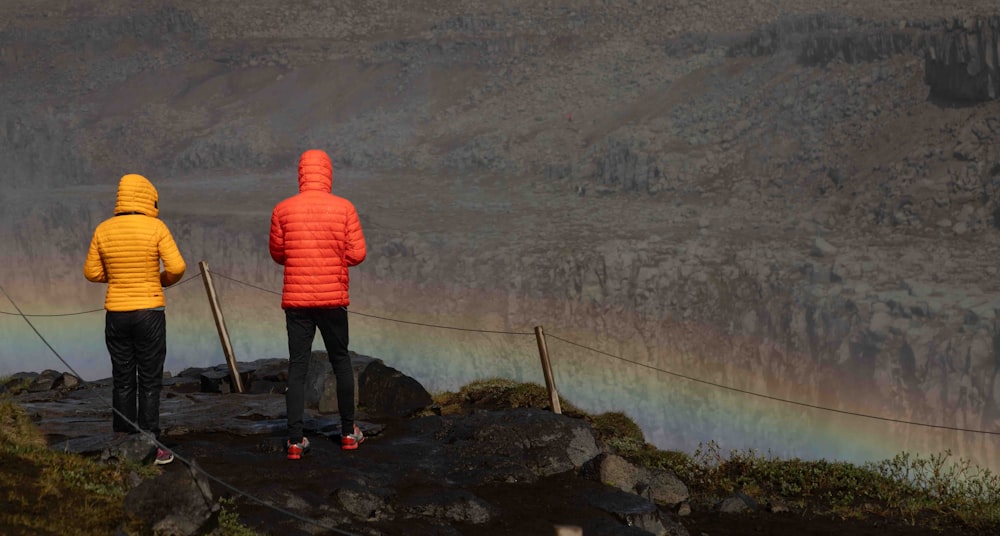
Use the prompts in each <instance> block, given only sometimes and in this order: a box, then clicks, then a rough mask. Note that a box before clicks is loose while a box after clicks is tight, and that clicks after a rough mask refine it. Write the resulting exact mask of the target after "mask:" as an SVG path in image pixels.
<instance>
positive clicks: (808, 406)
mask: <svg viewBox="0 0 1000 536" xmlns="http://www.w3.org/2000/svg"><path fill="white" fill-rule="evenodd" d="M548 335H549V336H550V337H552V338H553V339H557V340H560V341H562V342H564V343H566V344H571V345H573V346H577V347H579V348H583V349H585V350H590V351H591V352H595V353H598V354H601V355H604V356H607V357H612V358H614V359H618V360H620V361H624V362H626V363H631V364H633V365H636V366H639V367H644V368H647V369H650V370H655V371H656V372H662V373H664V374H669V375H671V376H676V377H678V378H683V379H685V380H689V381H693V382H697V383H702V384H705V385H710V386H712V387H718V388H719V389H726V390H728V391H734V392H737V393H740V394H744V395H750V396H756V397H759V398H766V399H768V400H774V401H776V402H784V403H786V404H792V405H795V406H801V407H805V408H812V409H818V410H822V411H829V412H833V413H840V414H842V415H850V416H852V417H863V418H866V419H875V420H879V421H885V422H894V423H899V424H908V425H912V426H924V427H927V428H937V429H941V430H952V431H955V432H971V433H975V434H989V435H1000V432H991V431H988V430H977V429H974V428H958V427H954V426H942V425H938V424H927V423H922V422H914V421H906V420H903V419H893V418H891V417H880V416H878V415H869V414H867V413H858V412H854V411H847V410H842V409H835V408H828V407H824V406H817V405H815V404H809V403H807V402H799V401H796V400H788V399H787V398H779V397H776V396H771V395H765V394H762V393H755V392H753V391H747V390H745V389H740V388H738V387H732V386H729V385H723V384H721V383H715V382H710V381H708V380H702V379H700V378H694V377H691V376H685V375H684V374H680V373H677V372H671V371H669V370H664V369H661V368H657V367H654V366H652V365H647V364H645V363H640V362H638V361H633V360H631V359H626V358H624V357H621V356H617V355H614V354H609V353H607V352H603V351H601V350H598V349H596V348H591V347H590V346H585V345H583V344H579V343H576V342H573V341H571V340H568V339H564V338H562V337H559V336H557V335H552V334H551V333H550V334H548Z"/></svg>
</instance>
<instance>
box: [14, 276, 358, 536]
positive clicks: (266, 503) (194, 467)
mask: <svg viewBox="0 0 1000 536" xmlns="http://www.w3.org/2000/svg"><path fill="white" fill-rule="evenodd" d="M191 279H195V277H191V278H190V279H188V280H187V281H190V280H191ZM185 282H186V281H185ZM179 284H181V283H177V285H179ZM174 286H176V285H174ZM0 292H3V295H4V296H6V297H7V301H9V302H10V303H11V305H13V306H14V309H16V310H17V311H18V312H17V314H18V315H19V316H20V317H21V318H23V319H24V321H25V322H27V324H28V326H29V327H30V328H31V330H32V331H34V332H35V335H37V336H38V338H39V339H41V341H42V342H43V343H44V344H45V346H46V347H48V349H49V350H50V351H51V352H52V354H53V355H55V356H56V358H58V359H59V361H61V362H62V364H63V365H65V366H66V368H67V369H68V370H69V371H70V372H72V373H73V374H75V375H76V377H78V378H80V379H83V377H82V376H80V374H79V373H78V372H77V371H76V370H75V369H74V368H73V366H72V365H70V364H69V363H68V362H67V361H66V360H65V359H64V358H63V356H62V355H60V354H59V352H57V351H56V349H55V348H53V347H52V345H51V344H49V341H48V340H47V339H46V338H45V336H43V335H42V334H41V332H39V331H38V329H37V328H36V327H35V325H34V324H32V323H31V320H30V319H29V318H28V316H27V315H25V314H23V313H22V312H21V308H20V307H18V305H17V303H16V302H14V300H13V299H12V298H11V297H10V294H7V290H6V289H4V288H3V286H2V285H0ZM98 398H99V399H100V400H101V402H104V404H105V405H106V406H108V407H109V408H111V411H112V412H113V413H116V414H117V415H118V416H119V417H121V418H122V419H123V420H125V422H127V423H129V424H130V425H131V426H132V427H133V428H135V429H136V430H140V434H141V435H142V436H143V437H144V438H145V439H146V440H147V441H149V442H150V443H151V444H153V445H155V446H156V447H158V448H161V449H166V448H167V447H166V445H164V444H163V443H161V442H160V440H159V439H157V438H156V436H154V435H153V434H151V433H150V432H147V431H144V430H141V429H140V428H139V425H138V423H136V422H134V421H132V420H131V419H129V418H128V417H127V416H125V415H124V414H123V413H122V412H120V411H118V410H117V409H115V407H114V405H113V404H111V403H110V402H108V400H107V398H105V397H103V396H101V395H98ZM173 454H174V457H175V458H177V459H178V460H180V462H181V463H183V464H184V465H186V466H188V467H189V468H191V469H192V470H194V471H197V472H198V473H201V474H202V475H203V476H204V477H205V478H208V479H209V480H211V481H213V482H215V483H216V484H219V485H220V486H223V487H225V488H226V489H228V490H229V491H232V492H233V493H236V494H238V495H240V496H242V497H245V498H247V499H249V500H251V501H253V502H255V503H257V504H259V505H261V506H264V507H266V508H270V509H272V510H274V511H275V512H279V513H282V514H284V515H286V516H288V517H291V518H293V519H296V520H298V521H301V522H303V523H308V524H310V525H314V526H316V527H319V528H321V529H324V530H329V531H332V532H334V533H337V534H343V535H345V536H360V535H359V534H357V533H353V532H347V531H343V530H340V529H338V528H336V527H331V526H329V525H326V524H323V523H321V522H319V521H316V520H314V519H310V518H308V517H305V516H301V515H299V514H296V513H295V512H292V511H290V510H286V509H284V508H281V507H280V506H277V505H275V504H273V503H271V502H270V501H268V500H266V499H261V498H260V497H257V496H256V495H253V494H252V493H250V492H248V491H245V490H243V489H240V488H238V487H236V486H233V485H232V484H229V483H228V482H225V481H224V480H222V479H220V478H219V477H217V476H215V475H213V474H211V473H209V472H208V471H206V470H204V469H202V468H201V467H200V466H199V465H197V464H195V463H194V462H193V461H192V460H188V459H187V458H185V457H183V456H181V455H180V454H178V453H177V452H176V451H173Z"/></svg>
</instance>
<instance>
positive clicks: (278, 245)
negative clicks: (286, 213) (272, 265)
mask: <svg viewBox="0 0 1000 536" xmlns="http://www.w3.org/2000/svg"><path fill="white" fill-rule="evenodd" d="M267 246H268V249H269V250H270V252H271V258H272V259H274V262H276V263H278V264H281V265H284V264H285V231H284V230H283V229H282V228H281V222H280V221H278V208H277V207H275V209H274V210H273V211H272V212H271V237H270V239H269V240H268V245H267Z"/></svg>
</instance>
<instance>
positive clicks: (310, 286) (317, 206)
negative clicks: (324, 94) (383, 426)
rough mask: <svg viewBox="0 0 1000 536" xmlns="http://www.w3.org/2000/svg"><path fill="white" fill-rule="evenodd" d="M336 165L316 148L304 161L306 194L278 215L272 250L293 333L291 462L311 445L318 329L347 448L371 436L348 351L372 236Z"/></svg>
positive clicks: (289, 406) (302, 182) (301, 166)
mask: <svg viewBox="0 0 1000 536" xmlns="http://www.w3.org/2000/svg"><path fill="white" fill-rule="evenodd" d="M332 188H333V164H332V163H331V162H330V157H329V155H327V153H326V152H324V151H321V150H318V149H312V150H308V151H306V152H304V153H302V156H301V157H300V158H299V193H298V194H297V195H294V196H292V197H289V198H287V199H285V200H283V201H281V202H280V203H278V204H277V205H276V206H275V207H274V210H273V211H272V213H271V232H270V240H269V249H270V253H271V258H272V259H274V262H276V263H278V264H280V265H282V266H284V284H283V286H282V289H281V308H282V309H284V311H285V328H286V331H287V332H288V390H287V392H286V394H285V405H286V406H287V409H288V441H287V443H286V445H285V447H286V450H287V454H288V459H290V460H298V459H301V458H302V454H303V453H305V452H306V451H307V450H308V449H309V439H308V438H306V437H304V436H303V431H302V417H303V413H304V412H305V381H306V373H307V372H308V371H309V356H310V354H311V353H312V342H313V339H314V338H315V336H316V329H317V328H319V332H320V334H321V335H322V336H323V344H324V345H325V346H326V350H327V354H328V355H329V359H330V364H331V365H332V366H333V373H334V376H335V377H336V380H337V404H338V406H339V408H340V409H339V411H340V424H341V439H340V442H341V448H342V449H344V450H353V449H356V448H358V444H360V443H361V442H362V441H364V438H365V436H364V434H363V433H361V429H360V428H358V426H357V424H355V422H354V414H355V407H354V369H353V367H352V366H351V358H350V356H349V355H348V352H347V345H348V341H349V339H348V324H347V306H348V305H350V303H351V300H350V294H349V287H350V276H349V274H348V268H350V267H351V266H356V265H358V264H360V263H361V262H362V261H364V260H365V255H366V249H365V237H364V234H363V233H362V231H361V222H360V221H359V220H358V213H357V211H356V210H355V208H354V205H353V204H352V203H351V202H350V201H348V200H347V199H344V198H343V197H338V196H336V195H333V192H332Z"/></svg>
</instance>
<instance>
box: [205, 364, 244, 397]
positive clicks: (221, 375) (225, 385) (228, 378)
mask: <svg viewBox="0 0 1000 536" xmlns="http://www.w3.org/2000/svg"><path fill="white" fill-rule="evenodd" d="M236 370H237V372H239V375H240V382H241V384H242V385H243V390H244V392H250V390H251V387H252V385H253V378H254V369H253V368H252V367H250V366H248V365H247V364H245V363H237V364H236ZM198 379H199V381H201V392H203V393H237V392H239V389H238V388H237V386H236V384H235V383H234V381H233V376H232V372H230V370H229V365H218V366H216V367H215V368H212V369H209V370H206V371H204V372H202V373H201V374H199V375H198Z"/></svg>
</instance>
